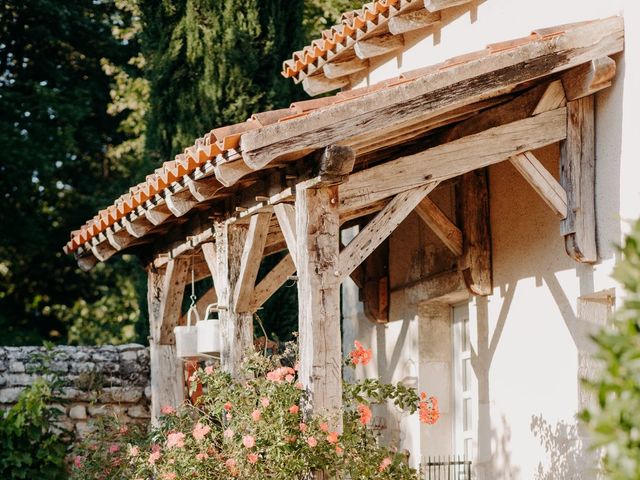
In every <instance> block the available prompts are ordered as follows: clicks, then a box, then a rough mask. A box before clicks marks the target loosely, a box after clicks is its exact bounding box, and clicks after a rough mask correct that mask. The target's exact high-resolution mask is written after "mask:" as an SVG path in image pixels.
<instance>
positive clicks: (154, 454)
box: [148, 451, 160, 465]
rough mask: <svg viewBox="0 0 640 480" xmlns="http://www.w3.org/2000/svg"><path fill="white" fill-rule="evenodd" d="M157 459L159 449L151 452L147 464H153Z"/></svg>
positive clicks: (158, 458)
mask: <svg viewBox="0 0 640 480" xmlns="http://www.w3.org/2000/svg"><path fill="white" fill-rule="evenodd" d="M158 460H160V451H156V452H152V453H151V454H150V455H149V460H148V462H149V465H153V464H155V463H156V462H157V461H158Z"/></svg>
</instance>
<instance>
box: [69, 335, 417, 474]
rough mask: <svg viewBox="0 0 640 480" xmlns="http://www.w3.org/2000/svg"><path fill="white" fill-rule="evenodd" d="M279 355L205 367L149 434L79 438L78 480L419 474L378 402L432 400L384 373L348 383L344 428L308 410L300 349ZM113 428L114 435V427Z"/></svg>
mask: <svg viewBox="0 0 640 480" xmlns="http://www.w3.org/2000/svg"><path fill="white" fill-rule="evenodd" d="M292 347H293V345H289V348H290V350H287V351H285V352H284V354H283V355H282V356H281V357H265V356H262V355H260V354H257V353H254V354H252V355H250V356H247V357H246V359H245V363H244V365H243V371H242V373H241V378H245V379H247V380H246V381H243V382H236V381H233V379H232V378H231V376H230V375H229V374H227V373H224V372H221V371H219V370H215V369H213V368H212V367H207V368H205V369H204V370H202V369H201V370H199V371H198V372H196V373H195V374H194V375H193V377H192V378H191V389H192V391H195V390H196V389H197V388H198V386H199V385H201V386H202V388H203V394H202V395H201V396H200V397H199V398H198V400H197V402H196V404H195V405H186V406H184V407H183V408H181V409H180V410H179V411H178V412H175V411H174V410H173V409H167V408H163V413H165V415H164V417H162V419H161V425H160V426H159V428H156V429H154V430H153V431H151V432H150V434H149V436H148V437H147V438H146V439H141V440H139V441H131V440H128V439H124V438H122V436H121V433H120V432H119V431H118V430H117V429H115V428H114V429H111V432H112V435H111V437H104V435H103V433H102V432H103V431H104V430H102V429H99V430H98V432H99V433H98V436H97V437H90V438H88V439H86V440H85V442H84V443H83V444H82V445H80V446H79V447H78V450H77V453H78V455H79V460H78V461H77V463H76V465H78V466H77V467H76V468H74V469H73V472H72V478H73V479H77V480H80V479H89V478H101V477H100V475H104V474H105V472H107V471H108V472H109V478H112V479H131V478H140V479H150V478H159V479H163V480H174V479H180V478H190V479H195V480H198V479H207V480H215V479H221V480H222V479H225V480H226V479H229V478H238V479H254V478H272V479H274V480H278V479H279V480H291V479H302V478H308V475H309V474H310V472H312V471H318V470H322V471H324V472H326V474H327V475H329V476H330V477H331V478H336V479H345V478H349V479H352V480H368V479H380V480H385V479H389V480H390V479H400V480H413V479H417V478H418V474H417V472H416V471H415V470H413V469H411V468H409V466H408V465H407V463H406V457H405V456H404V455H402V454H399V453H397V452H396V451H395V450H394V449H393V448H389V447H387V446H383V445H381V444H380V443H379V442H378V439H377V437H376V435H375V432H374V431H373V429H372V428H371V415H372V414H371V410H370V408H369V407H370V405H372V404H375V403H386V402H392V403H395V404H396V405H398V406H400V405H402V406H404V407H405V410H407V411H409V412H415V411H416V410H417V409H418V408H420V409H424V408H427V402H426V401H420V400H419V397H418V395H417V394H416V392H415V391H413V390H411V389H407V388H406V387H403V386H399V385H396V386H394V385H385V384H382V383H381V382H379V381H373V380H371V381H365V382H362V383H360V384H356V385H351V386H349V385H345V388H344V392H345V395H344V415H343V418H342V423H343V428H342V431H341V432H340V433H338V430H337V428H335V426H336V423H337V421H336V420H337V419H336V418H325V417H322V416H320V415H314V416H308V415H303V411H302V410H303V409H302V406H304V405H305V404H306V403H308V402H307V401H306V395H305V393H304V391H303V390H302V388H301V386H300V385H299V384H298V383H297V372H296V370H295V369H294V368H292V367H288V366H283V365H286V364H287V363H288V361H289V360H290V359H291V358H295V356H296V353H295V348H292ZM113 433H115V435H113Z"/></svg>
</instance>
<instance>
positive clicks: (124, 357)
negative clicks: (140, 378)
mask: <svg viewBox="0 0 640 480" xmlns="http://www.w3.org/2000/svg"><path fill="white" fill-rule="evenodd" d="M120 360H121V361H123V362H137V361H138V352H136V351H135V350H124V351H122V352H120Z"/></svg>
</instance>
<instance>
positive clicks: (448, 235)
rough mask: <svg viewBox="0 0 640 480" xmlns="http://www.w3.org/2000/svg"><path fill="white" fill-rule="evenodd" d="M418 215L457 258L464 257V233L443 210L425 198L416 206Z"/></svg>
mask: <svg viewBox="0 0 640 480" xmlns="http://www.w3.org/2000/svg"><path fill="white" fill-rule="evenodd" d="M416 213H417V214H418V216H419V217H420V218H421V219H422V221H423V222H424V223H425V224H426V225H427V226H428V227H429V228H430V229H431V230H432V231H433V233H435V234H436V236H437V237H438V238H439V239H440V240H441V241H442V243H444V245H445V246H446V247H447V248H448V249H449V250H450V251H451V253H453V254H454V255H455V256H456V257H459V256H460V255H462V232H461V231H460V229H459V228H458V227H456V225H455V224H454V223H453V222H452V221H451V220H449V218H448V217H447V216H446V215H445V214H444V212H443V211H442V210H440V208H439V207H438V206H437V205H436V204H435V203H434V202H433V200H431V199H430V198H429V197H425V198H423V199H422V201H421V202H420V203H419V204H418V205H417V206H416Z"/></svg>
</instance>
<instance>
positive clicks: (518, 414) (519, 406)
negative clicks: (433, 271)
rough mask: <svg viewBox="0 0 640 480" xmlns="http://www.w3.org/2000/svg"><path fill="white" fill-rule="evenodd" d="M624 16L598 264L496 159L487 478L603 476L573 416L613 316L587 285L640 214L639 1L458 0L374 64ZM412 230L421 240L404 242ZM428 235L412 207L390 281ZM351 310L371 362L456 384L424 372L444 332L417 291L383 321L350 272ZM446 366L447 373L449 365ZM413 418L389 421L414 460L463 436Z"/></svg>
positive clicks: (604, 281)
mask: <svg viewBox="0 0 640 480" xmlns="http://www.w3.org/2000/svg"><path fill="white" fill-rule="evenodd" d="M618 14H621V15H623V16H624V19H625V30H626V33H625V45H626V46H625V53H624V54H623V55H621V56H619V57H617V58H616V60H617V64H618V72H617V76H616V78H615V81H614V84H613V86H612V87H611V88H609V89H608V90H605V91H603V92H600V93H598V94H597V97H596V137H597V140H596V155H597V163H596V165H597V166H596V176H597V178H596V208H597V222H598V224H597V229H598V245H599V253H600V256H601V259H602V260H601V262H600V263H598V264H597V265H595V266H593V267H592V266H587V265H579V264H577V263H575V262H573V261H572V260H571V259H570V258H569V257H568V256H567V255H566V253H565V252H564V245H563V240H562V237H561V236H560V235H559V224H558V220H557V218H556V217H555V216H554V215H553V214H552V213H551V211H550V210H549V209H548V207H546V205H545V204H544V203H543V202H542V201H541V200H540V199H539V197H537V196H536V194H535V193H534V192H533V191H532V189H531V188H530V187H529V185H528V184H527V183H526V182H525V180H524V179H523V178H522V177H521V176H520V175H519V174H518V173H517V172H516V171H515V170H514V169H513V168H512V167H511V166H510V165H509V164H505V163H503V164H499V165H495V166H493V167H491V168H490V170H489V181H490V197H491V228H492V252H493V274H494V293H493V295H491V296H489V297H488V298H486V299H473V300H472V302H471V305H470V308H471V312H470V313H471V319H472V334H473V347H474V351H475V353H476V355H477V358H476V360H475V362H474V370H475V373H476V377H477V380H478V405H477V409H478V410H477V413H478V424H477V425H476V430H477V440H478V445H477V451H478V457H477V458H476V459H474V460H475V462H474V463H475V465H476V467H477V470H476V473H477V475H478V478H487V479H490V478H504V479H534V478H535V479H557V478H567V479H573V478H576V479H577V478H592V477H593V475H594V474H593V472H592V471H591V465H592V463H593V462H592V458H591V455H590V454H589V453H588V451H587V448H586V438H584V437H583V436H582V431H581V429H580V428H579V426H578V424H577V422H576V420H575V414H576V412H577V411H578V410H579V409H580V408H581V406H582V405H583V404H584V397H585V395H584V392H582V390H581V387H580V382H579V377H580V376H583V375H588V374H589V371H590V370H591V368H592V367H591V366H590V365H591V363H590V362H589V361H588V354H589V352H590V350H591V349H592V347H591V345H590V343H589V341H588V336H587V334H588V332H589V331H592V330H593V329H594V328H596V327H595V326H594V324H596V323H597V322H598V321H601V318H598V317H602V316H603V315H601V314H592V312H593V309H592V308H591V307H590V303H589V300H580V297H585V296H588V295H590V294H593V293H594V292H599V291H603V290H606V289H610V288H612V287H615V286H616V285H615V282H613V280H611V278H610V274H611V270H612V266H613V264H614V261H615V250H614V249H613V248H612V245H613V244H614V243H616V242H619V241H620V239H621V238H622V235H623V233H624V231H625V230H626V228H627V226H626V223H625V219H634V218H637V217H638V216H640V185H639V179H640V148H639V147H638V139H637V137H638V135H639V132H640V127H639V125H640V113H639V112H640V108H639V107H640V38H639V37H640V2H638V1H637V0H610V1H608V2H602V1H595V0H561V1H558V0H538V1H536V2H532V1H524V0H486V1H484V2H476V3H475V4H474V6H473V8H472V9H471V11H469V10H468V9H465V8H461V9H460V10H459V11H457V12H454V14H453V15H451V19H446V20H445V22H444V23H443V27H442V28H441V29H440V30H439V31H438V32H435V35H429V36H427V37H425V36H424V32H423V33H417V34H414V35H412V36H411V37H410V38H408V39H407V40H408V41H407V42H406V44H407V45H408V46H407V48H406V50H405V51H404V52H403V53H402V54H400V55H398V56H397V57H393V58H391V59H387V60H386V61H385V62H383V63H381V64H380V65H379V66H377V67H376V68H374V69H373V70H372V71H371V72H370V74H369V77H368V79H367V80H366V82H370V83H376V82H378V81H380V80H383V79H385V78H389V77H393V76H397V75H398V74H399V73H401V72H403V71H408V70H412V69H415V68H418V67H422V66H425V65H429V64H432V63H436V62H438V61H441V60H445V59H447V58H449V57H451V56H454V55H459V54H462V53H466V52H469V51H473V50H477V49H479V48H482V47H484V45H486V44H489V43H493V42H498V41H502V40H508V39H510V38H514V37H520V36H524V35H527V34H528V33H529V32H530V31H531V30H532V29H534V28H539V27H547V26H553V25H558V24H563V23H568V22H576V21H580V20H586V19H594V18H601V17H606V16H610V15H618ZM449 20H451V21H449ZM537 153H538V154H539V157H540V158H541V160H542V161H543V163H545V165H546V166H547V167H548V168H549V170H550V171H552V172H554V173H555V172H557V170H558V166H557V160H558V149H557V147H549V148H546V149H544V150H543V151H540V152H537ZM409 238H411V239H412V240H411V241H409V242H407V240H408V239H409ZM394 242H395V245H396V246H395V247H394ZM436 243H437V241H436ZM429 244H433V239H431V238H429V233H428V232H426V233H425V232H424V231H423V227H421V226H420V225H419V221H418V220H417V219H416V218H414V216H410V217H409V218H408V219H407V221H406V222H405V223H404V224H403V225H402V226H401V227H400V228H399V230H398V231H397V232H396V233H394V235H393V236H392V239H391V260H390V264H391V281H392V289H393V283H394V281H396V282H398V283H399V284H401V283H402V279H401V278H399V277H402V276H406V275H407V269H408V268H409V270H410V269H411V268H413V269H414V270H415V269H418V270H419V269H420V268H423V266H421V265H415V263H420V262H422V263H424V262H427V263H428V262H430V261H431V259H430V258H431V257H430V256H429V252H428V251H426V250H428V248H430V247H429V246H428V245H429ZM412 249H413V250H412ZM425 249H426V250H425ZM394 262H395V263H394ZM412 262H413V263H414V264H413V265H412ZM394 278H395V279H394ZM618 294H620V292H618ZM594 308H595V307H594ZM343 312H344V317H345V323H344V344H345V350H347V351H348V350H349V349H350V348H351V345H352V343H353V340H354V339H355V338H358V339H360V340H361V341H363V343H366V344H368V345H371V346H373V347H374V350H375V353H376V359H377V363H376V364H375V365H372V366H371V367H370V368H369V369H368V370H367V371H366V373H367V374H369V375H374V376H378V375H379V376H381V377H382V378H385V379H387V380H393V381H398V380H403V379H404V380H405V381H407V382H415V383H416V385H417V386H418V387H419V388H421V389H426V390H427V391H429V392H437V393H438V394H439V396H446V395H447V393H448V392H447V390H448V389H449V384H448V383H446V382H449V380H450V379H446V381H445V380H443V383H440V384H434V383H433V382H434V381H435V380H434V378H433V377H434V376H433V375H428V374H426V373H425V368H430V367H429V365H431V364H432V363H433V362H432V363H431V364H430V363H429V362H428V361H427V360H425V358H426V357H428V355H425V351H426V350H425V349H426V348H428V347H427V346H426V344H427V343H428V340H429V338H430V335H437V334H436V333H433V329H430V328H429V323H428V322H429V319H428V316H429V315H430V314H429V313H428V309H425V308H424V306H421V305H420V290H419V289H417V290H416V289H415V288H412V289H410V291H409V290H407V291H406V292H403V291H397V292H395V293H394V294H392V297H391V320H392V322H391V323H390V324H388V325H386V326H374V325H372V324H370V323H369V322H368V321H367V320H365V319H364V318H363V315H362V312H361V309H360V307H359V305H358V302H357V291H356V289H355V286H354V285H352V284H350V283H349V282H347V283H346V284H345V285H344V287H343ZM585 312H591V313H585ZM439 335H445V334H443V333H440V334H439ZM446 335H448V333H447V334H446ZM429 358H431V357H429ZM431 360H433V358H431ZM431 360H429V361H431ZM425 362H426V363H425ZM425 365H427V366H426V367H425ZM439 368H440V367H439ZM441 368H443V371H445V372H446V365H444V366H442V365H441ZM363 373H364V372H360V374H363ZM415 376H417V378H414V377H415ZM443 376H444V374H443ZM427 379H428V381H427ZM447 403H449V402H444V405H443V411H444V413H445V417H444V421H445V424H446V425H448V424H447V423H446V422H450V421H451V420H450V418H449V419H447V417H446V415H447V414H449V413H450V412H447V411H446V410H447V408H448V406H447ZM402 424H403V425H405V426H404V428H403V429H401V430H402V431H401V432H391V431H389V432H388V434H389V439H390V440H391V441H393V442H397V444H398V445H399V446H400V448H411V449H412V451H413V452H414V453H413V456H412V460H413V462H415V461H417V460H419V458H418V457H419V456H420V455H427V454H432V453H436V454H438V453H440V452H441V451H445V450H446V449H447V448H452V447H451V445H444V444H445V443H447V442H451V439H450V438H447V435H446V434H445V432H440V433H438V434H437V435H431V436H429V435H425V434H424V429H425V428H430V427H420V426H419V425H418V423H417V421H416V419H403V420H402ZM394 428H395V427H390V428H389V430H393V429H394ZM447 428H449V427H447ZM421 429H422V433H421Z"/></svg>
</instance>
